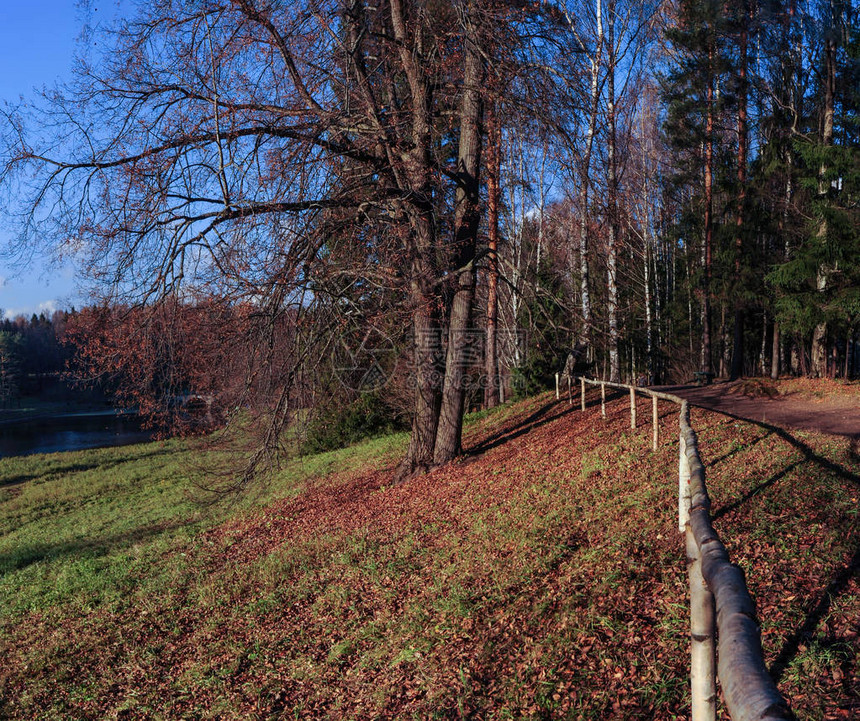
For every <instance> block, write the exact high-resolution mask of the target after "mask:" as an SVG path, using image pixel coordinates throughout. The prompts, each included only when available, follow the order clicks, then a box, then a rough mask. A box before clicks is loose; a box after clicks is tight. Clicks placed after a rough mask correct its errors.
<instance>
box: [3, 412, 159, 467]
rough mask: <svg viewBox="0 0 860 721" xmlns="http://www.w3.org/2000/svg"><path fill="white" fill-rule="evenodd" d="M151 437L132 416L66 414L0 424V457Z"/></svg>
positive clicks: (117, 444) (120, 444)
mask: <svg viewBox="0 0 860 721" xmlns="http://www.w3.org/2000/svg"><path fill="white" fill-rule="evenodd" d="M151 438H152V433H151V432H150V431H146V430H143V429H142V428H141V427H140V419H139V418H138V417H137V416H135V415H117V414H115V413H113V412H112V411H105V412H102V413H87V414H70V415H61V416H55V417H52V418H51V417H45V418H38V419H33V420H22V421H20V422H14V423H3V424H0V458H6V457H7V456H28V455H31V454H34V453H55V452H57V451H77V450H81V449H84V448H105V447H108V446H125V445H129V444H131V443H143V442H144V441H148V440H150V439H151Z"/></svg>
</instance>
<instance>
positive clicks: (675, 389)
mask: <svg viewBox="0 0 860 721" xmlns="http://www.w3.org/2000/svg"><path fill="white" fill-rule="evenodd" d="M743 384H744V381H736V382H734V383H730V382H725V381H723V382H717V383H714V384H713V385H710V386H701V387H700V386H661V387H659V390H664V391H667V392H669V393H674V394H675V395H679V396H681V397H682V398H686V399H687V400H689V401H690V402H691V403H693V404H694V405H697V406H701V407H703V408H708V409H711V410H715V411H718V412H720V413H726V414H728V415H735V416H739V417H741V418H746V419H747V420H751V421H756V422H760V423H769V424H771V425H775V426H779V427H782V428H794V429H799V430H808V431H819V432H821V433H830V434H833V435H840V436H848V437H849V438H857V439H860V393H858V392H857V390H858V389H857V388H855V387H849V388H848V391H847V392H844V391H841V390H840V391H837V392H831V391H830V390H822V391H819V392H811V391H810V390H807V389H801V390H792V389H791V386H789V387H788V388H784V387H782V386H781V385H779V384H777V385H774V386H773V387H774V388H775V389H777V390H778V391H779V395H776V396H775V397H773V398H770V397H768V396H767V395H765V394H763V395H760V396H758V397H750V396H749V395H745V394H744V390H748V389H749V386H748V384H747V385H743ZM819 396H820V397H819Z"/></svg>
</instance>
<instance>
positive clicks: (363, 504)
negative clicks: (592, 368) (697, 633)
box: [0, 396, 860, 719]
mask: <svg viewBox="0 0 860 721" xmlns="http://www.w3.org/2000/svg"><path fill="white" fill-rule="evenodd" d="M641 410H642V413H641V414H640V417H643V416H646V415H647V414H645V413H644V411H645V406H644V402H643V407H642V409H641ZM609 411H610V414H609V415H610V417H609V419H608V420H607V421H606V422H603V421H601V420H600V419H599V411H596V410H595V409H594V408H593V407H592V408H590V409H589V410H588V411H587V412H586V413H585V414H581V413H580V412H579V411H578V410H575V409H574V410H570V409H568V406H567V405H566V403H562V404H555V403H554V402H552V401H551V399H550V398H549V397H548V396H542V397H540V398H537V399H532V400H530V401H527V402H525V403H523V404H519V405H517V406H514V407H508V408H503V409H500V410H498V411H497V412H494V413H492V414H489V415H484V416H482V417H479V418H475V419H473V420H472V422H471V423H470V425H469V427H468V430H467V442H466V444H467V446H468V447H470V448H471V449H472V451H473V453H472V454H470V455H469V456H467V457H466V459H464V460H463V461H461V462H459V463H456V464H453V465H451V466H449V467H447V468H444V469H439V470H437V471H435V472H434V473H431V474H428V475H426V476H423V477H421V478H417V479H414V480H412V481H409V482H407V483H404V484H401V485H398V486H392V485H391V474H390V468H391V466H392V464H393V463H394V461H395V459H396V457H397V455H398V453H400V452H401V451H402V449H403V447H404V444H405V438H404V437H403V436H395V437H390V438H385V439H378V440H376V441H371V442H368V443H365V444H361V445H359V446H355V447H353V448H351V449H347V450H345V451H341V452H337V453H330V454H324V455H322V456H317V457H313V458H311V459H307V460H306V461H305V462H303V463H296V464H292V465H290V466H288V467H287V468H285V469H284V471H283V473H282V474H281V475H280V476H279V478H278V479H277V480H276V482H274V483H273V484H272V485H271V487H270V488H269V489H268V490H267V492H266V494H265V495H264V496H261V497H259V498H257V499H256V500H255V501H254V502H253V503H252V502H250V501H246V502H243V503H242V504H239V505H238V506H234V507H231V508H228V509H221V510H219V511H217V512H212V511H211V510H202V509H201V508H199V507H198V506H195V505H194V504H193V503H192V502H191V500H189V497H188V487H189V479H190V478H191V477H192V476H193V475H194V473H195V470H194V469H195V452H194V450H193V446H191V447H188V446H186V445H183V444H180V443H178V442H167V443H163V444H148V445H142V446H136V447H132V448H125V449H106V450H100V451H84V452H79V453H70V454H56V455H53V456H42V457H28V458H22V459H6V460H2V461H0V534H2V535H0V573H2V574H3V575H2V577H0V654H2V657H3V658H4V663H3V664H2V665H0V717H3V716H6V717H12V718H51V719H53V718H104V717H106V718H165V719H168V718H170V719H172V718H225V719H228V718H236V719H239V718H249V717H250V718H254V717H257V718H293V717H325V716H328V717H331V718H350V717H352V718H371V717H385V716H387V717H396V718H410V717H415V718H427V717H440V718H449V717H461V716H469V715H471V716H475V717H480V718H521V717H552V718H555V717H559V718H659V719H672V718H685V709H686V706H687V691H686V681H685V677H686V663H687V656H686V654H687V648H686V647H687V643H686V635H687V631H686V605H685V595H684V594H685V577H684V564H683V561H682V546H681V539H680V536H679V534H678V533H677V530H676V521H675V514H676V506H677V502H676V499H675V496H674V494H675V493H676V483H677V481H676V478H675V476H674V466H675V464H676V462H677V460H676V459H677V452H678V446H677V439H676V438H675V433H676V430H675V429H676V427H677V426H676V420H675V414H674V413H673V411H672V409H671V407H669V406H666V407H665V408H664V409H663V417H662V423H663V435H664V441H663V443H662V444H661V450H660V451H659V452H658V453H657V454H652V453H651V451H650V450H649V442H650V434H649V432H648V431H647V430H646V429H644V428H640V430H639V431H638V432H635V433H634V432H632V431H630V430H629V429H628V424H629V420H628V418H629V417H628V416H627V414H626V401H624V400H621V401H618V402H615V403H612V404H611V405H610V406H609ZM694 424H695V425H696V427H697V428H698V429H699V431H700V433H699V435H700V441H701V448H702V451H703V454H704V456H705V461H706V464H707V465H708V473H709V485H710V489H711V492H712V495H713V498H714V510H715V512H716V514H717V516H718V521H717V527H718V530H719V531H720V533H721V534H722V536H723V538H724V540H725V541H726V542H727V545H728V546H729V548H730V552H731V554H732V558H733V560H736V561H738V562H740V564H741V565H742V566H743V567H744V569H745V570H746V572H747V575H748V579H749V583H750V586H751V590H752V592H753V595H754V597H755V598H756V600H757V602H758V608H759V613H760V616H761V617H762V620H763V637H764V644H765V650H766V654H767V658H768V662H769V663H770V664H771V667H772V670H773V671H774V672H775V673H776V674H777V675H778V676H779V677H780V686H781V688H782V689H783V690H784V691H785V692H786V693H787V694H788V695H789V697H790V698H791V699H792V703H793V705H794V707H795V708H796V710H797V711H798V714H799V716H800V717H801V718H809V719H822V718H829V719H836V718H850V717H852V715H853V714H855V713H857V712H858V710H860V707H858V695H857V694H858V688H857V652H858V648H860V642H858V636H857V632H858V628H857V619H858V618H860V588H858V579H857V574H856V570H857V566H858V547H860V543H858V540H860V529H858V523H857V508H858V503H857V501H858V493H860V488H858V484H859V483H860V480H858V478H860V463H858V460H857V458H856V457H853V456H852V455H851V454H850V452H849V450H848V447H847V442H846V441H840V440H834V439H831V438H826V437H820V436H814V435H804V434H799V433H793V434H792V435H791V436H788V435H784V434H783V435H780V434H778V433H776V432H773V431H771V430H769V429H765V428H762V427H760V426H757V425H754V424H746V423H741V422H737V421H732V420H730V419H726V418H724V417H721V416H717V415H714V414H709V413H704V412H698V411H697V412H695V413H694ZM852 709H853V710H852Z"/></svg>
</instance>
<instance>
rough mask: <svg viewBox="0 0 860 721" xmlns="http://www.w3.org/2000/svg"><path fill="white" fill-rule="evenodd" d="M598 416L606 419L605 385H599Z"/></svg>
mask: <svg viewBox="0 0 860 721" xmlns="http://www.w3.org/2000/svg"><path fill="white" fill-rule="evenodd" d="M600 415H601V416H603V417H604V418H606V384H605V383H601V384H600Z"/></svg>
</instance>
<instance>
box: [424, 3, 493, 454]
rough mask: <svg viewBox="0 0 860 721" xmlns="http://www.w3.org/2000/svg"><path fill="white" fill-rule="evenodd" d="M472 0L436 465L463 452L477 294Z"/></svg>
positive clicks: (477, 95) (478, 67) (478, 76)
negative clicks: (452, 282)
mask: <svg viewBox="0 0 860 721" xmlns="http://www.w3.org/2000/svg"><path fill="white" fill-rule="evenodd" d="M473 13H474V6H473V4H472V3H470V4H469V7H468V8H467V9H466V11H465V13H464V18H463V22H464V25H465V43H464V44H465V54H466V57H465V68H464V77H463V92H462V95H461V98H460V145H459V150H458V159H457V175H458V184H457V196H456V207H455V211H454V233H455V235H454V268H453V274H454V275H455V277H456V287H455V290H454V299H453V303H452V306H451V316H450V322H449V329H448V355H447V359H446V362H445V384H444V387H443V391H442V410H441V413H440V416H439V426H438V429H437V431H436V447H435V449H434V452H433V461H434V463H435V464H437V465H438V464H442V463H447V462H448V461H450V460H451V459H453V458H454V457H456V456H457V455H458V454H459V453H460V444H461V440H462V434H463V402H464V399H465V395H466V383H465V381H466V377H467V376H466V372H467V370H468V367H467V366H468V363H469V358H470V357H471V355H472V353H470V347H471V344H472V343H473V342H474V341H475V337H474V336H475V328H473V327H472V305H473V302H474V298H475V269H474V260H475V251H476V249H477V240H478V225H479V222H480V219H481V211H480V179H479V169H480V164H481V132H482V128H481V124H482V120H483V103H482V101H481V90H482V87H481V84H482V81H483V77H482V75H483V62H482V59H481V53H480V48H479V47H478V33H477V29H476V26H475V22H476V18H475V17H474V16H473Z"/></svg>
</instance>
